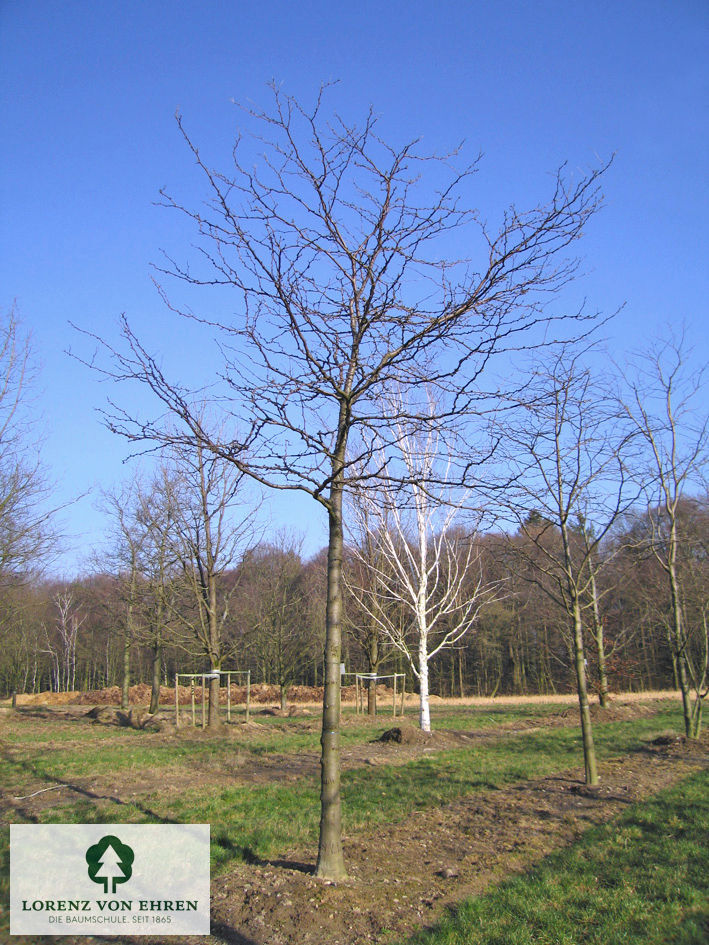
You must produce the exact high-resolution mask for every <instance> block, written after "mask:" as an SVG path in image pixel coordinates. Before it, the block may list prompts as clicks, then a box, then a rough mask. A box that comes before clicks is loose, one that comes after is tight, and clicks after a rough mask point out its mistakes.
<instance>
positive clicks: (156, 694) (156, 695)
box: [150, 639, 162, 715]
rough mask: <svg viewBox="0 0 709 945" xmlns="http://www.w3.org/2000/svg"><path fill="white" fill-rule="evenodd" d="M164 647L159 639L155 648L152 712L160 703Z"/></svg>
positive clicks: (155, 710) (151, 694)
mask: <svg viewBox="0 0 709 945" xmlns="http://www.w3.org/2000/svg"><path fill="white" fill-rule="evenodd" d="M161 657H162V647H161V645H160V640H159V639H158V640H157V641H156V643H155V647H154V649H153V680H152V688H151V691H150V712H151V714H153V715H154V714H155V713H156V712H157V711H158V706H159V704H160V666H161V663H162V659H161Z"/></svg>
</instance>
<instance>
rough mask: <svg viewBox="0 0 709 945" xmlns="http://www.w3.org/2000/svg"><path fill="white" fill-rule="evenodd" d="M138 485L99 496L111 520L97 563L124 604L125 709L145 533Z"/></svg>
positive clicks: (135, 633) (135, 629)
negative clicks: (111, 576) (139, 523)
mask: <svg viewBox="0 0 709 945" xmlns="http://www.w3.org/2000/svg"><path fill="white" fill-rule="evenodd" d="M139 492H140V484H139V480H138V479H137V478H136V479H134V480H133V481H132V482H131V483H129V484H128V485H126V486H124V487H123V488H121V489H117V490H115V491H113V492H111V491H105V492H104V493H103V497H102V504H103V508H104V510H105V511H106V513H107V514H108V515H109V517H110V519H111V521H112V526H111V530H112V535H111V538H110V548H109V549H108V550H107V551H105V552H99V553H97V554H96V555H95V559H96V564H97V566H98V567H99V568H100V569H101V570H105V569H106V567H108V569H109V571H111V572H114V573H116V574H117V575H118V578H119V581H120V586H121V597H122V601H123V607H124V613H123V620H122V624H123V644H122V678H121V707H122V708H123V709H127V708H128V706H129V704H130V682H131V650H132V647H133V644H134V642H135V640H136V636H137V631H138V603H139V595H138V585H139V581H140V561H141V558H142V552H143V543H144V541H145V538H146V536H145V533H144V531H143V530H140V529H138V528H136V521H135V516H136V503H139V498H138V495H139Z"/></svg>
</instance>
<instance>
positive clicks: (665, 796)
mask: <svg viewBox="0 0 709 945" xmlns="http://www.w3.org/2000/svg"><path fill="white" fill-rule="evenodd" d="M708 788H709V773H707V772H706V771H704V772H700V773H699V774H696V775H693V776H692V777H690V778H687V779H686V780H684V781H682V782H681V783H679V784H678V785H675V786H674V787H673V788H671V789H669V790H667V791H663V792H661V793H660V794H657V795H655V796H654V797H652V798H650V799H648V800H646V801H643V802H642V803H640V804H635V805H633V806H632V807H631V808H630V809H629V810H628V811H626V812H625V814H624V815H623V816H621V817H620V818H618V819H617V820H614V821H612V822H611V823H608V824H605V825H604V826H602V827H596V828H592V829H591V830H589V831H587V832H586V833H585V834H584V835H583V837H582V838H581V839H580V840H579V841H578V842H577V843H575V844H574V845H573V846H572V847H571V848H569V849H568V850H564V851H561V852H559V853H555V854H553V855H551V856H548V857H547V858H545V859H544V861H543V862H542V863H541V864H540V865H539V866H538V867H536V868H535V869H533V870H531V871H530V872H529V873H526V874H525V875H524V876H521V877H519V878H516V879H512V880H508V881H506V882H504V883H502V884H500V885H499V886H497V887H495V888H493V889H492V890H490V892H488V893H487V894H485V895H483V896H480V897H477V898H475V899H472V900H468V901H466V902H464V903H462V904H461V905H460V906H459V907H458V908H457V909H455V911H454V912H453V913H452V914H450V915H449V916H448V917H446V918H445V919H444V920H443V921H442V922H441V923H440V924H439V925H437V926H436V927H435V928H433V929H432V930H429V931H426V932H422V933H419V934H417V935H415V936H413V937H412V938H410V939H408V940H407V945H581V943H583V945H611V943H612V945H621V943H622V945H703V943H704V942H706V941H707V940H708V937H709V792H708V790H707V789H708Z"/></svg>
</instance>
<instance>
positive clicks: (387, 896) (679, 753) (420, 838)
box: [0, 702, 709, 945]
mask: <svg viewBox="0 0 709 945" xmlns="http://www.w3.org/2000/svg"><path fill="white" fill-rule="evenodd" d="M560 708H561V707H560ZM39 711H43V712H47V714H52V713H53V712H57V710H56V709H55V710H51V709H46V710H39ZM595 711H598V710H597V709H596V710H595ZM652 712H653V706H652V705H651V704H645V703H636V704H630V703H629V702H624V703H618V704H616V705H614V706H613V707H612V708H611V709H610V710H607V713H606V715H605V716H604V717H605V718H608V717H609V714H608V713H610V714H611V717H612V718H614V719H619V720H620V719H625V718H631V717H636V716H637V715H645V714H650V713H652ZM59 714H61V715H62V716H63V717H67V716H69V717H73V718H75V719H76V721H77V722H80V723H83V722H85V721H86V723H87V724H88V720H85V719H84V715H83V710H82V713H81V714H80V713H79V711H78V709H77V708H73V707H70V708H67V709H66V710H64V711H63V712H62V711H61V710H59ZM379 721H380V724H381V720H379ZM345 724H347V722H345ZM575 724H577V716H576V713H575V712H573V711H572V710H564V709H563V708H562V710H561V711H560V712H559V713H556V714H554V715H552V716H548V717H546V718H544V719H539V718H537V719H534V720H530V722H529V724H523V723H520V722H510V723H507V724H505V725H500V726H496V728H495V730H494V732H493V731H489V730H482V731H479V732H452V731H448V732H438V733H434V735H433V736H431V737H430V738H425V737H424V738H422V737H420V736H419V735H416V734H412V730H410V729H409V730H407V729H406V728H405V729H404V738H403V739H402V742H401V743H398V742H396V741H394V742H388V743H385V742H381V741H379V742H370V743H368V744H365V745H357V746H352V747H349V748H345V749H344V750H343V767H345V768H348V767H356V766H361V765H362V764H367V763H370V764H384V763H386V764H392V763H394V764H397V763H400V764H403V763H405V762H406V761H408V760H410V759H411V758H415V757H421V755H422V754H423V753H424V752H428V751H445V750H447V749H449V748H453V747H460V746H461V745H464V744H468V745H471V744H474V743H475V742H476V741H478V740H482V739H486V740H487V739H491V738H500V737H505V735H506V734H515V733H517V732H519V731H525V730H526V731H529V730H530V729H531V728H540V727H543V726H557V725H575ZM252 725H253V730H254V731H255V732H257V731H258V729H259V728H260V726H258V724H257V723H255V724H254V723H252ZM297 725H299V726H307V727H308V728H310V727H312V726H315V727H317V725H318V722H317V720H316V719H307V720H299V721H298V723H297ZM237 727H238V729H239V730H240V732H239V735H240V737H241V738H242V739H243V735H244V731H245V728H246V727H245V726H244V725H243V723H241V724H240V725H239V726H233V727H232V728H233V729H234V732H235V735H236V729H237ZM413 731H415V730H413ZM190 732H191V735H192V737H194V734H195V732H194V730H190ZM117 735H118V733H117ZM77 737H78V738H80V735H79V733H78V732H77ZM167 737H180V733H177V735H175V733H172V734H167V733H154V734H147V733H146V738H150V739H153V738H154V739H164V738H167ZM205 737H208V736H207V735H206V734H205ZM62 744H63V746H66V744H67V743H66V742H63V743H62ZM707 765H709V737H705V738H703V739H702V741H700V742H699V743H695V744H692V743H687V742H685V740H684V739H682V738H679V737H673V738H668V739H666V740H665V742H664V743H662V744H649V745H647V746H646V748H645V749H644V750H642V751H640V752H635V753H632V754H630V755H627V756H624V757H622V758H618V759H615V760H612V761H608V762H605V763H604V764H602V765H601V779H602V783H601V786H600V788H598V789H593V790H592V789H587V788H586V787H585V786H584V785H583V771H582V769H574V770H570V771H567V772H564V773H562V774H557V775H554V776H551V777H547V778H541V779H539V780H536V781H530V782H524V783H521V784H515V785H510V786H508V787H504V788H502V789H497V790H487V791H481V792H478V793H476V795H475V796H474V797H469V798H464V799H461V800H458V801H456V802H454V803H452V804H449V805H447V806H445V807H443V808H435V809H429V810H423V811H418V812H415V813H414V814H412V815H410V816H409V817H408V818H407V819H406V820H404V821H403V822H401V823H398V824H395V825H392V826H391V827H390V828H388V829H387V828H378V829H377V830H376V831H372V832H371V833H358V834H357V835H354V836H349V837H345V838H344V846H345V858H346V863H347V867H348V871H349V878H348V879H347V880H346V881H345V882H343V883H338V884H328V883H323V882H322V881H319V880H316V879H315V878H314V877H313V875H312V867H313V857H314V851H313V850H307V851H303V850H297V849H294V850H286V851H284V852H283V855H282V856H281V857H280V858H279V859H274V860H272V861H258V862H255V863H251V864H235V865H233V866H232V867H231V868H230V869H229V870H228V872H226V873H223V874H220V875H219V876H217V877H215V878H214V879H213V881H212V935H211V936H209V937H208V938H205V937H182V936H180V937H170V938H165V939H158V938H153V937H150V938H146V937H141V938H137V937H136V938H128V939H126V940H125V941H126V942H136V943H138V945H158V943H159V942H164V943H166V945H167V943H182V945H197V943H202V942H205V941H208V942H212V943H214V945H366V943H376V942H381V941H383V940H384V939H385V938H388V934H387V933H391V934H392V935H393V937H394V938H395V939H396V938H403V937H405V936H406V935H407V934H408V933H410V932H411V931H412V930H413V929H415V928H417V927H420V926H428V925H430V924H432V923H434V922H435V921H436V920H437V919H438V918H439V917H440V916H441V915H442V913H443V912H444V910H445V908H446V907H447V906H452V905H454V904H455V903H457V902H459V901H460V900H461V899H463V898H465V897H466V896H470V895H475V894H478V893H480V892H482V891H484V890H485V889H486V888H487V887H488V886H489V885H490V884H492V883H495V882H497V881H499V880H501V879H502V878H504V877H505V876H508V875H510V874H513V873H516V872H523V871H525V870H527V869H529V868H530V866H532V865H533V864H534V863H535V862H538V861H539V860H540V859H541V858H542V857H544V856H545V855H547V854H548V853H550V852H552V851H553V850H555V849H559V848H560V847H563V846H565V845H567V844H569V843H571V842H573V841H574V840H575V839H576V838H577V837H578V836H579V835H580V834H582V833H583V832H584V831H585V830H587V829H588V828H589V827H590V826H592V825H595V824H599V823H603V822H605V821H607V820H609V819H610V818H612V817H614V816H616V815H618V814H619V813H620V812H622V810H624V808H625V807H626V806H627V805H628V804H630V803H632V802H634V801H636V800H639V799H642V798H643V797H647V796H649V795H651V794H654V793H656V792H657V791H659V790H661V789H663V788H665V787H667V786H669V785H670V784H672V783H674V782H676V781H677V780H679V779H681V778H683V777H686V776H687V775H688V774H689V773H691V772H692V771H695V770H698V769H699V768H700V767H702V766H707ZM317 770H318V758H317V756H316V754H315V753H314V752H303V753H300V754H298V755H289V756H272V757H270V758H268V759H264V758H262V757H258V758H256V757H250V756H249V754H248V752H244V753H243V754H242V757H241V760H240V762H239V763H238V764H236V765H234V766H233V767H232V769H231V771H223V770H218V769H215V770H214V772H211V771H210V774H209V780H210V782H211V783H213V784H214V785H215V786H216V785H218V784H221V783H223V782H226V781H227V780H228V781H229V783H232V784H233V783H235V782H236V781H241V780H242V779H243V780H248V781H249V782H252V783H264V782H266V781H270V780H274V779H279V780H282V779H283V778H284V777H286V778H296V777H303V776H307V775H311V774H314V773H317ZM204 777H205V772H204V768H202V769H201V770H200V771H197V770H196V769H195V771H194V773H193V775H190V774H188V773H187V772H184V771H183V772H182V774H181V776H180V780H179V784H178V783H175V784H170V783H166V782H165V777H164V772H163V773H160V774H159V775H158V773H157V772H156V773H155V774H154V775H153V774H152V773H150V772H141V775H140V780H138V779H137V778H136V777H135V773H132V774H131V775H130V782H129V783H128V782H126V783H121V782H120V781H118V780H117V779H116V780H115V781H114V783H112V784H111V785H108V784H106V785H100V784H97V783H96V782H93V783H91V784H89V783H86V784H83V783H82V784H79V783H78V782H77V783H75V784H72V785H68V784H67V785H66V787H64V788H62V789H61V792H62V795H63V798H64V797H66V796H67V794H65V792H68V794H69V796H70V794H71V792H73V791H76V792H78V794H82V795H83V796H86V793H89V795H90V796H93V797H96V798H99V797H113V798H116V797H120V796H121V795H128V796H130V795H133V796H135V795H136V794H138V795H140V794H142V793H143V792H150V791H153V790H156V789H158V788H160V789H162V790H164V791H166V792H170V791H173V790H182V791H184V790H185V789H189V788H190V787H193V786H197V785H198V784H199V785H200V786H202V787H204ZM192 782H194V783H192ZM2 793H3V792H2V790H0V808H4V809H5V812H6V814H9V817H8V818H7V819H9V820H10V821H12V820H13V819H14V818H13V816H12V812H13V809H14V810H15V811H17V812H18V813H19V811H20V810H21V811H22V813H23V814H24V815H25V816H29V817H32V815H33V814H34V813H36V812H37V811H38V810H40V809H45V808H46V807H51V805H52V796H53V794H54V792H47V793H44V794H40V795H37V796H35V797H34V798H27V799H16V798H11V797H8V796H7V794H6V795H5V797H4V798H2V796H1V795H2ZM28 793H29V791H28ZM413 864H415V865H416V868H415V869H412V868H411V867H412V865H413ZM15 941H17V943H18V945H22V943H23V941H29V939H26V940H22V939H19V938H18V939H15ZM42 941H56V942H57V943H60V945H91V943H93V942H113V943H118V939H116V938H115V937H111V938H108V937H87V936H83V937H80V938H79V937H77V938H74V937H70V938H69V937H62V938H58V939H54V938H52V939H49V938H43V939H42Z"/></svg>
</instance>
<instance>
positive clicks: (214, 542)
mask: <svg viewBox="0 0 709 945" xmlns="http://www.w3.org/2000/svg"><path fill="white" fill-rule="evenodd" d="M170 461H171V464H172V468H173V470H174V472H173V479H172V481H173V495H172V497H171V500H170V502H171V505H172V507H173V508H174V515H173V518H172V527H171V548H172V551H173V554H174V555H175V556H176V557H177V559H178V560H179V561H180V564H181V567H182V570H183V574H184V580H185V582H186V586H187V588H188V592H187V593H188V596H189V597H190V599H191V603H192V605H193V609H190V608H189V607H185V606H179V607H177V608H174V614H175V617H176V618H177V619H178V621H180V622H182V624H183V626H185V627H186V628H188V629H189V631H190V633H191V634H192V636H193V637H194V639H195V640H196V642H197V644H198V646H199V650H200V653H201V654H202V655H204V656H205V657H206V658H207V660H208V661H209V668H210V670H217V671H218V670H219V669H221V666H222V663H223V660H224V658H225V655H226V653H225V650H224V628H225V625H226V622H227V620H228V617H229V606H230V598H231V595H232V594H233V593H234V590H235V587H236V584H235V583H234V582H231V584H230V586H228V587H227V584H226V582H225V581H224V575H225V572H227V571H228V570H229V569H231V568H234V567H235V566H236V564H237V563H238V562H239V561H240V560H241V558H242V556H243V555H244V553H245V552H246V550H247V549H248V547H249V546H250V545H251V544H252V543H253V540H254V532H255V525H254V519H255V515H256V512H257V511H258V503H257V502H254V500H253V495H250V496H245V495H244V485H245V483H244V473H243V472H242V471H241V470H239V469H238V467H237V466H235V465H234V464H232V463H229V462H227V461H225V460H224V458H223V457H221V456H218V455H215V454H213V453H211V452H208V451H207V450H205V448H204V447H203V446H202V444H201V443H197V444H196V445H194V447H191V448H190V447H188V446H186V445H182V446H178V445H175V446H173V448H172V449H171V450H170ZM182 603H183V604H184V599H183V601H182ZM219 682H220V680H219V676H218V675H214V676H212V677H211V678H210V680H209V715H208V726H209V728H210V729H215V728H218V727H219V725H220V718H219Z"/></svg>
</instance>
